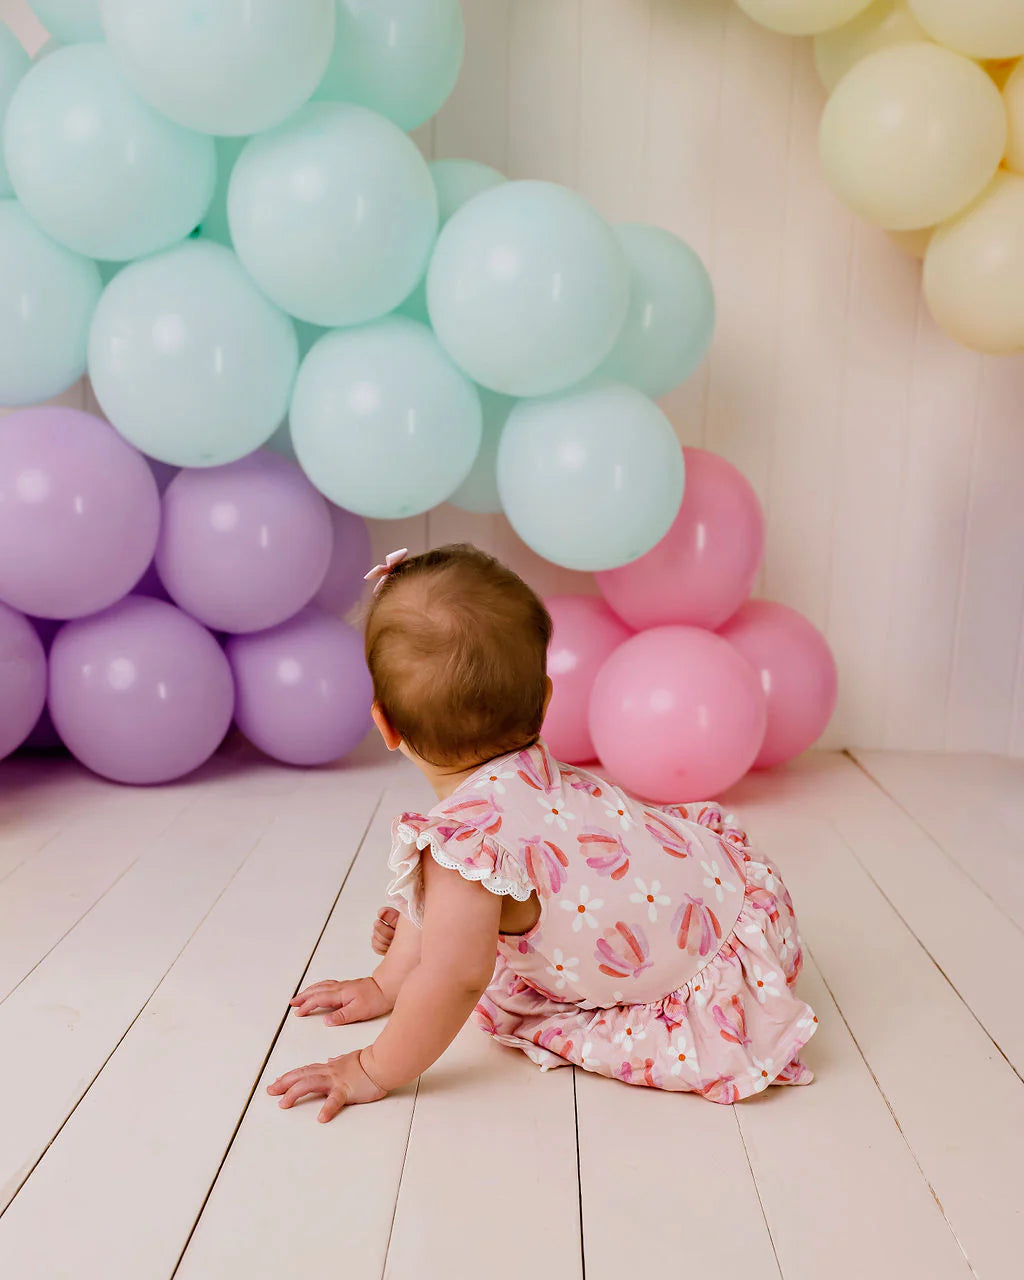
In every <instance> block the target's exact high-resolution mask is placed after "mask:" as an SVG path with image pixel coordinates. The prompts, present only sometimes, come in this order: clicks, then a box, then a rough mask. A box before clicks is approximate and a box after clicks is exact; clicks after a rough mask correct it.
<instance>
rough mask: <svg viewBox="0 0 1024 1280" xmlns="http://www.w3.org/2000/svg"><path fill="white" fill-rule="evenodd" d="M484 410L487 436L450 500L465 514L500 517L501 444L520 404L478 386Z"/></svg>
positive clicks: (484, 435) (484, 424) (481, 442)
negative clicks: (512, 415) (514, 407)
mask: <svg viewBox="0 0 1024 1280" xmlns="http://www.w3.org/2000/svg"><path fill="white" fill-rule="evenodd" d="M477 391H478V392H479V395H480V408H481V409H482V410H483V435H482V436H481V439H480V449H479V451H478V452H477V455H476V459H475V461H474V462H473V466H472V469H471V470H470V473H469V475H468V476H466V478H465V480H463V482H462V484H460V485H459V487H458V488H457V489H456V490H455V492H454V493H453V494H452V496H451V497H450V498H449V499H448V501H449V502H450V503H451V504H452V506H453V507H461V509H462V510H463V511H475V512H478V513H479V514H481V515H485V514H492V515H493V514H496V513H497V512H499V511H500V510H501V495H500V494H499V493H498V445H499V444H500V443H501V435H502V432H503V431H504V430H505V423H506V422H507V421H508V415H509V414H510V413H511V411H512V408H513V406H514V405H515V404H516V401H515V400H513V399H512V397H511V396H502V395H499V394H498V393H497V391H488V390H487V388H486V387H477Z"/></svg>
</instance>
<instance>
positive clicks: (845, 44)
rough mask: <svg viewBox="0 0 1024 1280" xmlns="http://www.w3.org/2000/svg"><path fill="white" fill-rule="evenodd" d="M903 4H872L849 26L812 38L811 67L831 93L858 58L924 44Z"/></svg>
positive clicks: (890, 0)
mask: <svg viewBox="0 0 1024 1280" xmlns="http://www.w3.org/2000/svg"><path fill="white" fill-rule="evenodd" d="M927 39H928V35H927V33H926V32H925V30H924V28H923V27H921V26H920V25H919V24H918V23H917V22H916V21H915V19H914V16H913V15H912V14H911V12H910V10H909V9H908V8H907V6H906V4H904V3H903V0H874V3H873V4H869V5H868V7H867V8H866V9H865V10H864V12H863V13H860V14H858V15H857V17H856V18H854V20H853V21H852V22H846V23H844V24H843V25H842V26H841V27H836V28H835V30H834V31H826V32H824V33H823V34H822V35H820V36H815V37H814V63H815V66H816V67H817V68H818V75H819V76H820V77H821V83H822V84H823V85H824V86H825V88H826V89H828V90H829V92H831V91H832V90H833V89H834V88H835V87H836V85H837V84H838V83H839V81H840V80H841V79H842V78H843V76H845V75H846V73H847V71H849V69H850V68H851V67H852V66H853V65H854V63H856V62H860V60H861V58H866V57H867V56H868V54H869V53H874V52H875V51H876V50H877V49H884V48H885V47H886V46H887V45H890V44H904V43H906V41H908V40H927Z"/></svg>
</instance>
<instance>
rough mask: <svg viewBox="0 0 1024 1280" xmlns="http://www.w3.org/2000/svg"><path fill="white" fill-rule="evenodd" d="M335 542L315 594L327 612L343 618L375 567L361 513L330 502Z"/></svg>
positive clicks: (357, 597)
mask: <svg viewBox="0 0 1024 1280" xmlns="http://www.w3.org/2000/svg"><path fill="white" fill-rule="evenodd" d="M328 509H329V511H330V515H331V528H332V530H333V542H332V549H331V560H330V564H328V566H327V574H326V576H325V577H324V580H323V584H322V585H321V587H320V590H319V591H318V592H317V593H316V595H315V596H314V597H313V600H314V602H315V603H316V604H318V605H320V606H321V607H322V608H324V609H326V610H327V612H328V613H333V614H337V616H338V617H341V616H342V615H343V614H345V613H348V611H349V609H351V608H352V606H353V605H354V604H355V603H356V601H357V600H358V599H359V597H360V596H361V595H362V594H363V588H364V587H365V586H366V583H365V582H364V581H363V575H364V574H365V573H366V572H367V570H368V569H370V568H371V567H372V563H371V560H370V529H369V526H368V525H367V523H366V521H365V520H364V519H363V517H362V516H357V515H355V514H354V513H353V512H351V511H346V510H345V509H344V507H336V506H334V504H333V503H329V504H328Z"/></svg>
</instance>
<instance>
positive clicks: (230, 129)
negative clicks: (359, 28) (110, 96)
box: [101, 0, 334, 135]
mask: <svg viewBox="0 0 1024 1280" xmlns="http://www.w3.org/2000/svg"><path fill="white" fill-rule="evenodd" d="M101 11H102V14H103V28H104V31H105V32H106V37H107V42H108V43H109V45H110V49H111V52H112V53H113V55H114V57H115V58H116V59H117V61H118V63H119V65H120V66H121V68H122V69H123V71H124V73H125V75H126V76H127V77H128V79H129V80H130V81H131V82H132V84H133V85H134V86H135V88H136V90H137V91H138V92H139V93H140V94H142V96H143V97H144V98H145V99H146V101H147V102H150V103H152V104H153V106H154V107H156V108H157V110H158V111H162V112H163V114H164V115H165V116H168V117H169V118H170V119H171V120H176V121H177V122H178V124H183V125H187V126H188V128H190V129H198V130H200V131H201V132H203V133H222V134H236V135H237V134H246V133H256V132H257V131H258V130H260V129H268V128H269V127H270V126H271V125H275V124H278V123H280V121H282V120H283V119H284V118H285V117H286V116H289V115H291V113H292V112H293V111H295V110H296V109H297V108H298V107H301V106H302V104H303V103H304V102H306V101H308V99H309V97H310V95H311V94H312V92H313V90H314V89H315V88H316V86H317V83H318V82H319V80H320V77H321V76H322V75H323V73H324V68H325V67H326V65H327V59H328V57H329V56H330V51H331V45H332V41H333V39H334V0H141V2H140V0H102V4H101Z"/></svg>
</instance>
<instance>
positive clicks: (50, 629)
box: [21, 618, 64, 752]
mask: <svg viewBox="0 0 1024 1280" xmlns="http://www.w3.org/2000/svg"><path fill="white" fill-rule="evenodd" d="M29 622H31V623H32V626H33V627H35V631H36V635H37V636H38V637H39V639H40V640H41V641H42V645H43V650H44V652H46V653H47V654H48V653H49V652H50V649H51V647H52V645H53V638H54V636H55V635H56V634H57V632H58V631H59V630H60V629H61V626H62V625H63V624H62V623H61V622H59V621H57V620H56V619H55V618H29ZM63 746H64V744H63V742H61V740H60V734H59V733H58V732H57V730H56V729H55V728H54V724H53V720H52V718H51V716H50V709H49V707H45V706H44V707H43V709H42V711H40V713H39V719H38V720H37V721H36V723H35V727H34V728H33V730H32V732H31V733H30V734H29V735H28V737H27V738H26V739H25V741H24V742H23V743H22V744H21V750H22V751H45V752H49V751H60V750H61V749H62V748H63Z"/></svg>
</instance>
